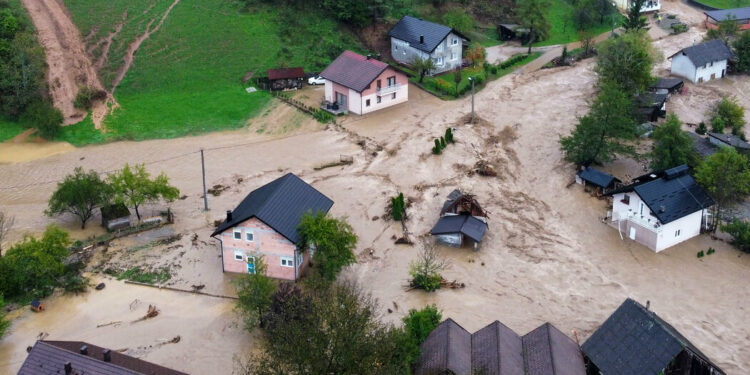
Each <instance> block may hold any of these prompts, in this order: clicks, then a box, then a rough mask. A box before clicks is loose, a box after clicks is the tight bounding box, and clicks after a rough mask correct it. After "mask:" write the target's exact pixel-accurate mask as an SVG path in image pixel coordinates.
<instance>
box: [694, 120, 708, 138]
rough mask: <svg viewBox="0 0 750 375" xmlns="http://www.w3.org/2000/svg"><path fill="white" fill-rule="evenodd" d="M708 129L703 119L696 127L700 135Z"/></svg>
mask: <svg viewBox="0 0 750 375" xmlns="http://www.w3.org/2000/svg"><path fill="white" fill-rule="evenodd" d="M707 131H708V128H706V123H705V122H703V121H701V123H700V124H698V127H697V128H695V132H696V133H698V134H700V135H704V134H706V132H707Z"/></svg>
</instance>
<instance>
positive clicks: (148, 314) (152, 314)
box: [130, 305, 159, 324]
mask: <svg viewBox="0 0 750 375" xmlns="http://www.w3.org/2000/svg"><path fill="white" fill-rule="evenodd" d="M158 315H159V310H158V309H157V308H156V306H154V305H148V312H146V315H144V316H142V317H140V318H138V319H136V320H134V321H132V322H130V323H131V324H132V323H138V322H140V321H143V320H146V319H151V318H155V317H157V316H158Z"/></svg>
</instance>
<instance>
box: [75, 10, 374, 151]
mask: <svg viewBox="0 0 750 375" xmlns="http://www.w3.org/2000/svg"><path fill="white" fill-rule="evenodd" d="M152 2H154V3H155V6H153V7H152V8H149V4H151V3H152ZM65 3H66V5H67V6H68V9H69V10H70V12H71V13H72V14H73V19H74V21H75V22H76V24H77V25H78V26H79V28H80V29H81V33H82V35H84V36H86V35H91V36H90V37H89V38H88V39H87V44H88V45H96V43H97V41H98V40H100V39H101V38H102V37H104V36H106V35H107V34H108V33H109V31H111V30H112V28H111V27H110V25H113V24H115V23H116V22H118V21H119V20H121V17H122V14H123V12H125V11H127V13H128V21H127V22H126V23H125V24H124V26H123V29H122V31H121V32H120V34H119V35H118V36H117V37H116V38H115V42H114V43H113V45H112V48H113V49H112V50H111V51H110V55H109V56H110V59H109V61H108V63H107V64H106V65H105V69H104V71H105V72H111V75H107V74H106V73H105V75H104V80H105V82H106V83H105V85H107V86H109V82H111V77H113V74H114V72H116V71H117V69H119V67H120V66H121V65H122V61H121V60H122V56H123V55H124V51H125V49H126V48H127V46H128V44H129V43H130V42H131V41H132V39H133V38H134V37H135V34H137V33H141V32H142V31H143V30H145V27H146V24H147V23H148V22H149V21H150V19H151V18H153V17H161V14H162V13H163V12H164V10H165V9H166V8H167V6H168V5H169V4H171V3H172V1H171V0H157V1H152V0H135V1H134V0H110V1H107V2H101V1H98V0H66V2H65ZM287 11H288V10H285V9H283V8H282V7H276V6H256V7H254V8H252V9H250V10H249V11H241V6H240V5H239V3H237V2H233V1H227V0H182V1H180V3H178V4H177V5H176V6H175V7H174V8H173V9H172V12H171V13H170V14H169V16H168V17H167V19H166V21H165V22H164V24H163V26H162V27H161V29H160V30H159V31H157V32H156V33H154V34H152V35H151V38H150V39H148V40H146V41H145V42H144V43H143V44H142V45H141V48H140V49H139V50H138V52H137V53H136V55H135V60H134V63H133V65H132V67H131V68H130V70H129V71H128V74H127V75H126V76H125V78H124V79H123V81H122V82H121V83H120V85H119V86H118V87H117V89H116V91H115V98H116V99H117V101H118V103H119V104H120V106H121V108H120V109H117V110H115V112H114V113H113V114H112V115H111V116H109V117H108V118H107V119H106V120H105V126H106V128H107V134H105V135H103V136H102V135H97V134H95V131H94V130H93V125H92V124H91V121H90V120H89V119H86V120H84V121H83V122H82V123H80V124H76V125H74V126H73V127H70V128H71V129H75V130H68V129H67V128H66V129H65V131H64V132H63V133H64V134H63V136H61V139H62V140H71V141H72V142H71V143H73V144H76V145H82V144H87V143H97V142H102V141H106V140H117V139H133V140H142V139H149V138H172V137H179V136H184V135H194V134H200V133H204V132H209V131H216V130H222V129H235V128H240V127H242V126H244V125H245V123H246V121H247V120H248V119H249V118H251V117H253V116H255V115H257V114H258V113H260V112H261V110H262V109H263V108H264V107H265V106H266V105H267V104H268V103H269V101H270V100H271V97H270V95H268V94H267V93H265V92H255V93H251V94H248V93H247V92H245V87H246V86H249V85H251V83H248V84H243V83H242V78H243V77H244V76H245V75H246V74H248V73H249V72H254V74H256V75H265V70H266V69H268V68H273V67H281V66H303V67H304V68H305V70H306V71H314V72H319V71H320V70H322V69H323V68H324V67H325V66H326V65H327V64H328V63H329V62H330V61H331V60H332V59H333V58H335V57H336V56H337V55H338V54H339V53H340V52H342V51H343V50H345V49H353V50H355V51H359V52H362V49H361V47H360V45H359V44H358V42H357V41H356V40H355V38H354V37H353V36H352V34H350V33H348V32H346V31H345V30H343V29H342V28H341V27H340V26H338V24H337V23H336V22H335V21H334V20H332V19H330V18H327V17H325V16H324V15H322V14H321V12H320V11H319V10H317V9H309V10H308V11H306V12H302V13H301V14H300V13H299V12H298V13H295V14H296V15H297V17H296V19H294V18H295V17H289V16H288V15H286V14H285V12H287ZM143 12H146V14H145V15H144V14H143ZM91 14H96V15H97V17H91V16H90V15H91ZM100 15H101V16H100ZM131 15H133V18H132V20H131ZM290 19H293V20H290ZM155 22H158V20H157V21H155ZM105 29H106V30H105Z"/></svg>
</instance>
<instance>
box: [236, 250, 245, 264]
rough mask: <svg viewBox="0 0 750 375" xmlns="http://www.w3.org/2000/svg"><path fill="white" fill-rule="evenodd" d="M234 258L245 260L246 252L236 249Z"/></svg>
mask: <svg viewBox="0 0 750 375" xmlns="http://www.w3.org/2000/svg"><path fill="white" fill-rule="evenodd" d="M238 256H239V257H240V258H239V259H237V257H238ZM234 260H237V261H240V262H242V261H244V260H245V254H243V253H242V252H241V251H239V250H235V251H234Z"/></svg>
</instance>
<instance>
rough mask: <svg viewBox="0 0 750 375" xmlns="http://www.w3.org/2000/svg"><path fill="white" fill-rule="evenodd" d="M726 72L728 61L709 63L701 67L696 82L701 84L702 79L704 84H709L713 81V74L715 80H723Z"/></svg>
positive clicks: (696, 75) (696, 73) (696, 74)
mask: <svg viewBox="0 0 750 375" xmlns="http://www.w3.org/2000/svg"><path fill="white" fill-rule="evenodd" d="M726 71H727V60H722V61H715V62H713V63H708V64H707V65H705V66H699V67H698V69H697V70H696V72H695V82H696V83H697V82H700V81H701V78H702V79H703V80H702V81H703V82H708V81H710V80H711V75H712V74H713V75H714V78H713V79H721V78H722V77H723V76H724V75H726Z"/></svg>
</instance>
